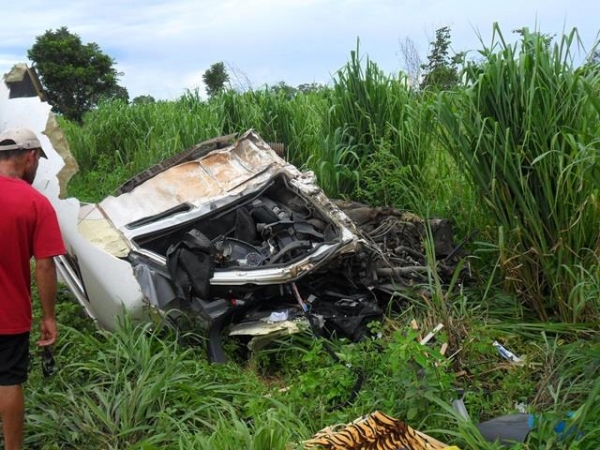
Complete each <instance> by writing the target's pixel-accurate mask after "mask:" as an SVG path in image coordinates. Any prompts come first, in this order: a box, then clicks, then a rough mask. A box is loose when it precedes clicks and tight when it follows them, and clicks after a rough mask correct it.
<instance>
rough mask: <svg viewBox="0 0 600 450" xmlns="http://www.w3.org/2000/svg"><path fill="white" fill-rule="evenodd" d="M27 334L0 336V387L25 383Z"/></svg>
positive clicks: (27, 354) (27, 366) (27, 361)
mask: <svg viewBox="0 0 600 450" xmlns="http://www.w3.org/2000/svg"><path fill="white" fill-rule="evenodd" d="M28 369H29V333H21V334H0V386H14V385H17V384H23V383H25V381H27V370H28Z"/></svg>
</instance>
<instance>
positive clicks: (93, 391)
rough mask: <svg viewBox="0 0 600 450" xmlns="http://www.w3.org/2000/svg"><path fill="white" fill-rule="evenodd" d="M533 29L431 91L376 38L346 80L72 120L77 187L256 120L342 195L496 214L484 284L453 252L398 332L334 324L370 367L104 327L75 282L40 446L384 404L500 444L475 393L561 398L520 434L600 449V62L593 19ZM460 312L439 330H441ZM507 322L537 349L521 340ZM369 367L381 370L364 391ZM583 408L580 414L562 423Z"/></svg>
mask: <svg viewBox="0 0 600 450" xmlns="http://www.w3.org/2000/svg"><path fill="white" fill-rule="evenodd" d="M520 36H521V40H520V41H519V43H518V44H509V43H507V42H506V41H505V40H504V38H503V36H502V35H501V34H500V33H499V31H498V30H496V38H495V42H494V44H493V45H492V46H490V48H484V49H483V50H482V51H481V59H480V60H479V61H477V62H476V63H470V64H469V65H467V67H465V71H464V74H463V82H462V83H461V85H460V87H456V88H455V89H453V90H446V91H438V90H433V89H432V90H425V91H418V90H414V89H411V87H410V86H408V83H407V81H406V79H404V78H402V77H400V78H397V77H394V76H389V75H386V74H384V73H383V72H382V71H381V70H379V68H378V67H377V65H376V63H374V62H373V61H370V60H368V59H366V60H363V59H361V57H360V55H359V53H358V51H356V52H353V53H352V54H351V57H350V60H349V62H348V63H347V65H346V66H345V67H343V68H342V69H341V70H340V71H339V72H338V73H337V74H336V76H335V79H334V80H333V85H332V87H330V88H321V89H316V90H314V91H310V92H307V93H302V92H299V93H296V94H295V95H288V94H287V93H286V92H283V91H281V90H279V91H278V90H273V89H269V88H266V89H264V90H261V91H249V92H243V93H238V92H233V91H228V92H222V93H220V94H217V95H214V96H212V97H211V98H210V99H209V100H206V101H205V100H202V99H201V98H200V96H199V94H198V93H197V92H189V93H188V94H186V95H184V96H183V97H182V98H180V99H179V100H176V101H169V102H164V101H159V102H141V103H138V104H132V105H129V104H126V103H124V102H118V101H117V102H111V103H106V104H103V105H101V106H100V107H99V108H97V109H95V110H93V111H91V112H89V113H87V114H86V115H85V116H84V123H83V125H79V124H75V123H70V122H64V125H63V129H64V131H65V132H66V135H67V137H68V141H69V143H70V145H71V150H72V151H73V153H74V154H75V156H76V159H77V161H78V162H79V165H80V172H79V174H78V175H76V177H75V178H74V179H73V180H72V182H71V184H70V187H69V193H70V195H73V196H77V197H79V198H80V199H82V200H88V201H94V200H99V199H101V198H102V197H104V196H105V195H107V194H108V193H110V192H111V191H112V190H113V189H115V188H116V187H117V186H118V185H120V184H121V183H122V182H123V181H125V180H126V179H127V178H129V177H130V176H132V175H134V174H135V173H137V172H139V171H140V170H141V169H143V168H145V167H147V166H149V165H150V164H153V163H155V162H158V161H160V160H161V159H163V158H165V157H168V156H170V155H172V154H173V153H174V152H177V151H180V150H182V149H184V148H187V147H189V146H191V145H193V144H195V143H197V142H200V141H202V140H205V139H209V138H212V137H215V136H217V135H224V134H228V133H232V132H240V131H245V130H246V129H248V128H254V129H255V130H257V131H258V132H259V134H261V136H262V137H263V138H264V139H265V140H267V141H270V142H283V143H284V144H285V149H286V158H287V159H288V160H290V161H291V162H293V163H294V164H296V165H298V166H300V167H302V168H304V169H307V170H313V171H314V172H315V173H316V175H317V178H318V180H319V182H320V184H321V186H322V187H323V188H324V189H325V190H326V192H327V193H328V194H329V195H330V196H332V197H348V198H352V199H355V200H360V201H364V202H367V203H370V204H373V205H393V206H395V207H397V208H402V209H407V210H410V211H412V212H414V213H416V214H419V215H421V216H428V217H430V216H443V217H446V218H449V219H452V221H453V222H454V224H455V230H456V233H457V236H458V237H459V238H460V239H462V238H466V237H467V236H472V235H473V233H474V232H475V231H478V233H479V234H478V237H477V240H476V241H473V240H471V241H470V242H469V243H468V244H467V245H468V248H469V250H470V254H471V256H470V257H469V264H470V265H471V267H472V271H473V275H474V278H475V280H476V282H475V283H473V285H470V286H463V285H453V286H441V285H440V283H439V280H437V279H436V277H435V271H434V270H432V271H431V281H430V285H429V286H427V287H426V288H427V289H428V290H429V294H430V295H427V296H422V297H416V298H412V299H409V300H408V301H406V302H405V303H404V304H403V305H402V308H399V309H395V310H394V311H390V314H389V317H388V318H387V319H386V320H385V321H384V323H382V324H377V325H374V330H373V331H374V332H376V334H378V335H379V336H380V337H379V338H378V339H374V340H368V341H365V342H362V343H359V344H350V343H348V342H344V341H336V342H333V343H332V344H331V345H333V346H335V349H336V351H337V352H338V354H339V355H340V357H341V358H342V361H344V362H346V363H348V364H349V365H350V366H351V368H349V367H347V366H345V365H342V364H339V363H337V362H335V361H333V360H332V359H331V358H330V357H329V355H328V354H327V353H326V352H324V351H323V348H322V341H320V340H316V339H314V338H312V337H311V336H310V335H308V334H306V335H299V336H296V337H294V338H290V339H287V340H284V341H281V342H278V343H277V345H273V346H271V347H268V348H265V349H263V350H260V351H259V352H257V353H255V354H252V355H250V358H249V359H248V360H247V359H246V358H245V357H241V356H240V353H241V351H240V350H241V349H240V348H239V346H238V344H237V343H236V342H234V341H232V342H230V343H229V344H228V352H229V353H230V354H231V357H232V360H233V361H234V363H232V364H228V365H224V366H215V365H209V364H208V363H207V362H206V360H205V358H204V356H203V353H202V345H203V342H202V339H201V338H199V337H197V336H193V335H185V334H178V333H177V332H176V331H174V330H170V329H168V328H159V329H158V330H152V331H150V330H149V329H148V328H147V327H139V326H138V327H136V326H134V325H132V324H130V323H125V324H124V326H123V329H122V330H121V331H120V332H118V333H114V334H104V333H100V332H96V331H94V330H93V329H92V328H91V326H90V324H89V323H87V322H86V321H85V320H80V319H79V318H78V312H77V308H76V307H75V305H74V304H73V303H71V302H70V301H69V300H68V295H66V294H65V296H64V297H65V298H64V301H62V302H61V304H60V309H61V322H62V323H63V324H65V326H64V327H63V334H62V335H61V338H60V345H59V347H58V355H57V357H58V362H59V364H60V366H61V367H60V371H59V373H58V374H57V375H56V376H55V377H54V378H53V379H51V380H50V381H49V382H42V380H41V379H40V378H39V374H37V373H35V374H34V375H33V379H32V381H31V382H30V383H29V385H28V394H27V395H28V419H27V420H28V422H27V442H28V448H41V449H54V448H78V449H87V448H89V449H97V448H112V449H125V448H139V449H162V448H169V449H171V448H185V449H192V448H198V449H205V448H206V449H232V448H249V449H283V448H286V445H288V446H291V445H292V444H293V443H298V442H300V441H302V440H303V439H306V438H308V437H310V436H311V435H312V434H313V433H315V432H316V431H317V430H319V429H320V428H323V427H324V426H326V425H332V424H337V423H342V422H344V423H345V422H349V421H351V420H353V419H355V418H356V417H358V416H360V415H363V414H366V413H369V412H372V411H374V410H376V409H378V410H381V411H384V412H386V413H387V414H389V415H392V416H395V417H398V418H402V419H404V420H406V421H407V422H408V423H409V424H410V425H411V426H413V427H414V428H417V429H420V430H422V431H426V432H428V433H429V434H431V435H433V436H435V437H437V438H438V439H440V440H442V441H445V442H448V443H454V444H455V445H458V446H460V447H461V448H467V449H470V448H482V449H485V448H487V449H492V448H499V447H498V446H497V445H494V444H489V443H485V442H483V441H482V439H481V438H480V437H479V436H478V435H477V433H476V431H475V430H474V427H473V424H472V423H471V422H469V421H465V420H461V418H460V416H459V415H458V414H457V413H456V412H455V411H454V410H453V409H452V408H451V407H450V403H451V401H452V400H453V399H456V398H463V399H464V402H465V404H466V406H467V409H468V411H469V414H470V416H471V419H472V420H473V422H477V421H480V420H485V419H489V418H491V417H496V416H499V415H502V414H508V413H512V412H514V411H515V409H516V405H517V404H523V405H524V407H525V408H526V409H527V410H528V411H531V412H535V413H537V414H542V415H543V420H542V421H541V425H540V426H539V427H538V428H537V430H536V431H535V432H534V433H533V434H532V435H531V437H530V440H529V443H528V444H524V445H522V446H520V447H519V446H515V448H530V449H550V448H552V449H561V448H564V449H567V448H570V449H597V448H598V446H599V444H600V381H599V380H598V379H597V372H598V367H599V364H600V338H599V336H598V327H599V324H600V238H599V228H600V227H599V224H600V198H599V195H600V181H599V180H600V70H599V68H598V66H596V65H593V64H588V65H585V66H583V67H575V66H574V64H573V62H572V61H573V60H572V54H571V52H572V51H573V47H574V45H575V44H576V39H577V36H576V34H575V33H572V34H570V35H567V36H563V37H562V38H561V39H560V40H557V41H555V42H553V41H551V40H550V39H549V38H548V37H546V36H544V35H541V34H538V33H529V32H527V30H523V31H522V33H521V35H520ZM435 263H436V262H435V261H434V260H432V261H431V266H432V267H435ZM412 319H415V320H416V322H417V324H419V326H420V327H421V330H420V331H419V330H414V329H413V328H411V327H410V325H409V324H410V322H411V320H412ZM440 322H441V323H443V324H444V325H445V328H444V330H443V331H442V333H441V334H440V335H439V336H438V338H437V341H436V343H434V344H433V345H431V346H423V345H420V344H419V342H418V339H417V336H418V334H419V333H425V332H427V331H429V330H430V329H431V328H433V327H434V326H435V324H437V323H440ZM494 340H498V341H500V342H502V343H504V344H505V346H507V347H509V348H511V349H512V350H513V351H515V353H518V354H519V355H522V356H523V357H524V359H525V364H524V365H523V366H517V365H514V364H512V363H510V362H508V361H506V360H503V359H502V358H501V357H500V356H499V355H498V353H497V350H496V348H495V347H494V346H493V345H492V342H493V341H494ZM442 342H448V343H449V344H450V349H449V351H448V352H447V353H446V356H441V355H440V354H439V351H438V350H439V345H440V344H441V343H442ZM357 368H360V370H361V372H362V374H363V375H364V382H363V384H362V386H361V389H360V392H359V393H358V396H357V397H356V398H355V399H354V400H353V402H351V403H347V402H346V401H347V400H348V398H349V397H350V393H351V391H352V388H353V386H354V384H355V381H356V377H357V372H356V369H357ZM568 412H574V414H573V415H572V417H570V418H568V419H567V413H568ZM564 419H567V420H568V424H569V425H571V424H572V425H573V426H574V427H575V428H571V430H573V429H576V430H577V431H575V432H570V433H565V434H562V435H557V434H556V433H555V432H554V426H555V424H556V423H557V421H559V420H564Z"/></svg>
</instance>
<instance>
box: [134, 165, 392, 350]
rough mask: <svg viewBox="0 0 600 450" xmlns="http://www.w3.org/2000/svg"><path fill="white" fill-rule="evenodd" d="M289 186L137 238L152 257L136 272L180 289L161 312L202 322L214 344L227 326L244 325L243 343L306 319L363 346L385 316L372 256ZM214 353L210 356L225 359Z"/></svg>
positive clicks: (278, 184) (276, 184) (282, 182)
mask: <svg viewBox="0 0 600 450" xmlns="http://www.w3.org/2000/svg"><path fill="white" fill-rule="evenodd" d="M288 183H289V182H288V181H287V179H286V178H285V177H284V176H280V177H277V178H275V179H274V180H272V181H271V183H270V184H269V185H268V186H267V187H266V188H264V189H261V190H260V191H259V192H256V193H254V194H252V195H245V196H243V197H241V198H240V199H239V200H238V201H236V202H233V203H232V204H229V205H227V206H226V207H223V208H219V209H215V210H214V211H212V212H211V213H209V214H206V215H203V216H202V217H201V218H199V219H198V220H194V221H190V222H187V223H185V224H184V225H182V226H179V227H177V228H176V229H170V230H162V231H161V232H160V233H157V234H154V235H150V236H144V237H139V238H137V239H135V242H136V244H137V245H138V246H139V247H140V248H141V249H143V250H145V251H144V252H140V253H139V254H137V255H132V258H134V259H135V260H137V261H136V262H137V267H138V268H139V269H140V270H141V272H142V273H146V272H147V271H148V270H149V267H152V266H154V267H153V269H151V270H152V272H153V274H152V276H153V277H154V279H155V283H154V284H156V277H157V273H161V274H162V278H165V279H168V280H170V285H171V286H172V288H173V294H172V295H170V296H165V295H161V298H163V299H164V298H172V300H171V301H170V302H169V304H161V305H158V306H160V307H161V309H163V310H171V312H172V317H176V316H177V314H178V313H180V312H187V313H190V312H191V313H193V314H197V315H198V316H199V317H202V318H204V319H205V320H206V322H207V323H208V324H209V328H210V329H211V330H212V331H211V333H212V335H213V337H214V338H215V339H217V335H218V334H219V333H220V329H221V327H222V326H223V325H224V324H226V323H236V324H238V325H237V327H238V328H237V332H236V334H238V335H240V334H243V333H244V331H240V329H245V330H249V331H248V333H249V334H252V333H253V332H252V331H250V328H248V324H252V323H254V324H255V323H264V322H267V323H268V322H273V321H281V322H283V321H295V320H306V319H308V320H309V322H310V324H311V325H312V326H313V327H316V328H317V329H319V330H323V331H327V332H328V333H335V334H337V335H338V336H341V337H348V338H351V339H353V340H360V339H361V338H362V337H363V336H364V334H365V332H366V330H367V327H366V325H367V324H368V322H370V321H371V320H374V319H377V318H380V317H381V315H382V310H381V308H380V307H379V306H378V301H377V298H375V294H374V293H373V292H372V291H371V290H369V289H368V288H367V284H366V281H367V280H365V279H364V277H365V275H366V273H367V272H366V271H365V269H366V268H367V267H368V265H369V263H370V261H369V259H370V258H369V254H368V253H366V252H365V251H364V249H363V247H362V245H361V244H360V241H359V239H358V237H357V236H356V235H354V234H353V233H351V234H350V236H351V238H350V239H349V238H348V232H347V231H346V236H344V234H343V233H342V230H341V229H340V227H339V226H338V225H336V224H335V223H334V222H333V221H332V220H331V218H330V217H328V216H327V215H326V214H323V212H321V211H320V210H319V208H318V207H317V206H316V204H315V203H314V202H311V201H309V200H307V199H306V198H304V197H303V196H302V195H300V194H299V193H297V192H296V190H295V189H294V188H293V187H291V186H290V185H289V184H288ZM332 207H333V206H332ZM349 244H351V245H349ZM148 252H150V253H151V254H157V255H160V256H161V257H164V258H165V260H166V270H165V269H164V268H161V267H159V266H157V265H156V264H152V262H151V260H149V259H148V258H146V257H144V256H143V254H147V253H148ZM134 264H135V263H134ZM146 274H147V273H146ZM141 284H142V285H144V284H147V283H141ZM387 298H389V296H388V297H387ZM254 330H256V329H255V328H254ZM263 332H264V331H263ZM212 345H213V350H212V352H211V353H212V354H211V357H212V358H213V359H220V357H219V354H220V350H219V349H218V348H217V347H215V346H218V344H217V343H216V342H213V343H212Z"/></svg>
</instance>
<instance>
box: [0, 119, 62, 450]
mask: <svg viewBox="0 0 600 450" xmlns="http://www.w3.org/2000/svg"><path fill="white" fill-rule="evenodd" d="M40 158H46V154H45V153H44V151H43V150H42V148H41V144H40V141H39V140H38V139H37V137H36V135H35V133H34V132H32V131H31V130H28V129H25V128H13V129H10V130H7V131H5V132H3V133H1V134H0V421H1V422H2V429H3V434H4V446H5V449H6V450H18V449H20V448H21V446H22V443H23V423H24V410H25V408H24V398H23V389H22V384H23V383H24V382H25V381H26V379H27V369H28V366H29V332H30V330H31V322H32V315H31V270H30V261H31V258H32V257H34V258H35V261H36V263H35V281H36V284H37V287H38V291H39V297H40V302H41V304H42V311H43V317H42V322H41V338H40V339H39V340H38V341H37V344H38V345H39V346H47V345H52V344H54V343H55V341H56V336H57V326H56V318H55V314H54V303H55V300H56V267H55V265H54V260H53V258H52V257H53V256H57V255H62V254H64V253H65V246H64V243H63V240H62V237H61V234H60V230H59V226H58V221H57V218H56V213H55V211H54V209H53V208H52V205H51V204H50V202H49V201H48V199H47V198H46V197H44V196H43V195H42V194H41V193H39V192H38V191H36V190H35V189H34V188H33V187H31V183H33V180H34V178H35V174H36V172H37V168H38V164H39V160H40Z"/></svg>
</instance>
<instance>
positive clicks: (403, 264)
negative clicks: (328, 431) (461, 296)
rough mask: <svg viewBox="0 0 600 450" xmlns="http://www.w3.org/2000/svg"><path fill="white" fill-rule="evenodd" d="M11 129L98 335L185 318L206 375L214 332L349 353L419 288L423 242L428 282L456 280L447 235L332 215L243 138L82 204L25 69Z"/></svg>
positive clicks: (6, 87)
mask: <svg viewBox="0 0 600 450" xmlns="http://www.w3.org/2000/svg"><path fill="white" fill-rule="evenodd" d="M17 125H18V126H26V127H29V128H31V129H32V130H34V131H35V132H36V133H37V134H38V137H39V139H40V141H41V142H42V145H43V147H44V150H45V152H46V154H47V155H48V160H42V161H41V163H40V168H39V171H38V176H37V178H36V180H35V183H34V186H35V187H36V188H37V189H38V190H40V191H41V192H42V193H44V195H46V196H47V197H48V198H49V199H50V201H51V202H52V204H53V205H54V207H55V209H56V211H57V213H58V217H59V222H60V226H61V229H62V232H63V236H64V240H65V243H66V245H67V250H68V254H67V255H66V256H64V257H60V258H58V259H57V266H58V270H59V275H60V277H61V279H62V281H63V282H64V283H65V284H66V285H67V286H68V288H69V289H70V290H71V291H72V292H73V294H74V295H75V297H76V298H77V300H78V301H79V302H80V303H81V305H82V306H83V307H84V308H85V310H86V312H87V313H88V315H89V316H90V317H91V318H93V319H94V320H95V321H96V322H97V324H98V325H99V326H100V327H102V328H105V329H109V330H111V329H114V328H115V327H116V326H117V324H118V323H119V318H120V317H121V316H122V315H123V314H124V313H128V314H130V315H131V316H133V318H134V319H135V320H156V319H157V318H162V319H164V318H168V319H169V320H173V321H175V322H177V321H178V320H179V319H181V318H183V317H190V316H192V317H194V318H198V319H200V320H199V321H198V322H200V323H203V324H204V326H206V329H207V330H206V332H207V333H208V336H209V337H210V339H209V343H210V344H209V346H208V347H209V357H210V359H211V360H213V361H223V360H224V358H225V355H224V352H223V350H222V348H221V344H220V334H221V331H222V329H223V328H224V327H225V326H227V330H228V333H229V334H230V335H232V336H238V337H239V338H240V339H246V340H247V341H248V342H249V346H250V347H251V348H252V346H254V347H256V346H259V345H262V343H264V342H265V341H264V340H265V339H266V338H271V337H272V336H274V335H278V334H279V335H280V334H287V333H293V332H296V331H298V330H299V329H300V328H302V326H303V324H304V325H306V324H309V325H310V326H312V327H313V331H315V330H316V331H318V332H327V333H332V332H335V333H336V334H337V335H340V336H344V337H348V338H350V339H353V340H360V339H361V338H362V337H364V335H365V333H366V332H367V327H366V325H367V323H368V322H369V321H371V320H374V319H379V318H381V317H382V315H383V311H384V309H385V308H386V307H387V306H388V305H389V303H390V302H391V301H393V300H394V299H395V298H397V295H398V293H399V292H401V291H402V290H406V289H412V288H414V287H415V286H418V285H419V284H423V283H427V281H428V280H427V276H428V264H427V261H426V257H425V255H424V250H423V247H424V245H423V243H424V240H425V236H426V234H427V230H428V229H429V230H431V236H432V237H433V242H434V244H435V253H436V255H435V256H436V258H437V266H436V270H437V273H438V275H439V276H440V278H441V279H442V280H443V281H445V282H448V281H450V278H451V277H452V276H453V274H454V271H455V269H456V267H457V262H458V259H459V256H460V255H458V253H460V246H458V247H455V246H454V244H453V242H452V230H451V226H450V224H449V223H448V221H445V220H429V221H423V220H422V219H420V218H418V217H415V216H413V215H410V214H406V213H402V212H400V211H397V210H394V209H392V208H369V207H367V206H365V205H361V204H356V203H348V202H334V201H332V200H330V199H329V198H327V196H326V195H325V194H324V193H323V191H322V190H321V189H320V188H319V187H318V185H317V183H316V179H315V177H314V174H313V173H311V172H302V171H300V170H298V169H297V168H296V167H294V166H293V165H291V164H289V163H288V162H286V161H285V160H284V159H283V158H282V157H280V156H279V155H278V154H277V153H276V152H275V151H273V149H272V148H271V147H270V146H269V145H268V144H267V143H265V142H264V141H263V140H262V139H261V138H260V137H259V136H258V135H257V134H256V133H255V132H253V131H248V132H246V133H244V134H242V135H241V136H240V137H236V136H225V137H221V138H216V139H213V140H210V141H207V142H204V143H201V144H198V145H196V146H194V147H192V148H191V149H188V150H186V151H184V152H182V153H180V154H178V155H175V156H174V157H172V158H170V159H168V160H166V161H163V162H162V163H160V164H158V165H156V166H154V167H151V168H150V169H148V170H146V171H144V172H142V173H141V174H139V175H138V176H136V177H134V178H133V179H131V180H129V181H128V182H126V183H125V184H123V185H122V186H121V187H120V188H119V189H118V191H117V192H116V193H115V195H110V196H107V197H106V198H105V199H104V200H102V201H101V202H99V203H97V204H85V203H81V202H79V201H78V200H77V199H75V198H65V194H66V185H67V182H68V180H69V179H70V177H71V176H72V175H73V174H74V173H75V172H76V170H77V165H76V162H75V160H74V159H73V158H72V156H71V154H70V152H69V149H68V145H67V142H66V141H65V139H64V136H63V134H62V133H61V131H60V129H59V127H58V124H57V122H56V119H55V117H54V116H53V115H52V114H51V112H50V106H49V105H48V104H47V103H46V102H44V97H43V92H42V91H41V89H40V87H39V81H37V77H36V76H35V73H34V72H33V71H32V70H31V69H29V68H27V67H26V66H25V65H17V66H15V68H13V70H12V71H11V72H10V73H9V74H7V75H5V77H4V82H3V83H0V129H5V128H8V127H11V126H17ZM261 339H262V340H261Z"/></svg>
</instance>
